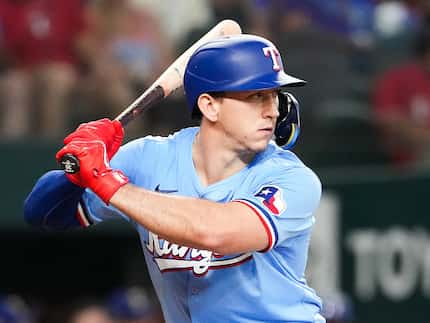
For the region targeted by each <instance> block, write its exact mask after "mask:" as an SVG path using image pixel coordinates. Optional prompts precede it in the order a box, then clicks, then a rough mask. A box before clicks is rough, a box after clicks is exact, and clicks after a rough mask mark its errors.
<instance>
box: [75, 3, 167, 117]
mask: <svg viewBox="0 0 430 323" xmlns="http://www.w3.org/2000/svg"><path fill="white" fill-rule="evenodd" d="M87 21H88V25H89V27H88V30H87V33H86V34H85V35H84V36H83V37H82V40H81V43H80V45H81V51H82V52H83V53H85V62H86V66H87V70H86V73H85V77H84V79H83V80H82V82H81V84H80V90H79V94H80V95H81V96H83V100H87V101H89V102H88V105H89V108H90V109H94V107H102V108H103V110H102V111H98V112H100V113H101V114H103V115H104V116H106V115H107V116H109V117H112V118H113V117H115V116H116V115H117V114H118V112H120V111H122V110H123V109H124V108H125V107H127V106H128V105H129V104H130V103H131V102H132V101H134V99H135V98H136V97H137V96H138V94H140V93H141V92H142V91H143V90H144V89H145V88H146V87H147V86H148V85H149V84H151V83H152V82H153V81H154V80H155V79H156V78H157V77H158V76H159V74H160V72H161V71H162V70H163V69H164V68H165V67H167V66H168V65H169V64H170V63H171V61H172V57H173V54H172V49H171V46H170V43H169V42H168V41H166V37H165V35H164V33H163V31H162V29H161V27H160V25H159V22H158V21H157V20H156V19H155V17H154V16H152V15H151V13H150V12H149V11H146V10H145V9H144V8H142V7H141V6H140V5H139V4H138V3H137V1H136V0H105V1H97V0H93V1H90V3H89V5H88V10H87ZM107 89H108V90H107ZM90 109H88V110H90ZM96 112H97V111H96ZM91 117H97V116H94V115H91ZM85 119H86V118H85ZM134 124H136V123H134Z"/></svg>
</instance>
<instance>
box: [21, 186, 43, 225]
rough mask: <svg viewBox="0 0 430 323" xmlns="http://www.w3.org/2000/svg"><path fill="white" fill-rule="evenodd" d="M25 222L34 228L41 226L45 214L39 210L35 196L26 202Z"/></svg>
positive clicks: (31, 196) (28, 198)
mask: <svg viewBox="0 0 430 323" xmlns="http://www.w3.org/2000/svg"><path fill="white" fill-rule="evenodd" d="M24 221H25V222H26V223H28V224H30V225H33V226H41V225H42V222H43V214H41V213H40V210H39V209H38V208H37V205H36V201H35V199H34V196H33V195H32V194H30V195H29V196H27V198H26V199H25V201H24Z"/></svg>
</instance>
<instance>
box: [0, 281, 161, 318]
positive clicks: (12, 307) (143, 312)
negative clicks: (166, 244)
mask: <svg viewBox="0 0 430 323" xmlns="http://www.w3.org/2000/svg"><path fill="white" fill-rule="evenodd" d="M152 292H153V291H152V289H145V288H144V287H142V286H137V285H136V286H127V287H121V288H116V289H114V290H112V291H111V292H110V293H109V294H108V295H104V296H97V297H95V296H93V297H88V296H86V297H82V298H79V299H77V300H71V301H70V302H69V303H68V304H56V305H55V306H53V305H52V304H42V303H40V302H37V300H35V299H30V300H29V299H24V298H23V297H22V296H19V295H13V294H9V295H0V322H1V323H60V322H61V323H163V322H164V319H163V315H162V313H161V309H160V306H159V303H158V301H157V300H156V298H155V296H154V295H153V294H152Z"/></svg>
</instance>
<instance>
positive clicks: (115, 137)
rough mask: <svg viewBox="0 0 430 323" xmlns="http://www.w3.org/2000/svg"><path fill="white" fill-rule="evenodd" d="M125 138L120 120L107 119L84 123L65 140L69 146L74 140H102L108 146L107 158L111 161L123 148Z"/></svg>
mask: <svg viewBox="0 0 430 323" xmlns="http://www.w3.org/2000/svg"><path fill="white" fill-rule="evenodd" d="M123 138H124V129H123V128H122V125H121V123H120V122H119V121H118V120H113V121H111V120H109V119H107V118H104V119H100V120H96V121H91V122H88V123H82V124H81V125H79V127H78V128H77V129H76V130H75V131H74V132H72V133H71V134H70V135H68V136H67V137H66V138H65V139H64V144H65V145H67V144H68V143H70V142H71V141H73V140H79V141H87V140H101V141H103V142H104V143H105V145H106V151H107V157H108V159H109V160H111V159H112V157H113V156H114V155H115V153H116V152H117V151H118V149H119V147H120V146H121V143H122V140H123Z"/></svg>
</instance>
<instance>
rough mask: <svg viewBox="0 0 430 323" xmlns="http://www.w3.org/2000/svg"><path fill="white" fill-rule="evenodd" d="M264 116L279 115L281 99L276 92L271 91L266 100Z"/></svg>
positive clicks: (275, 116)
mask: <svg viewBox="0 0 430 323" xmlns="http://www.w3.org/2000/svg"><path fill="white" fill-rule="evenodd" d="M263 113H264V117H271V118H277V117H279V100H278V95H277V93H276V92H269V93H267V95H266V99H265V100H264V109H263Z"/></svg>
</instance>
